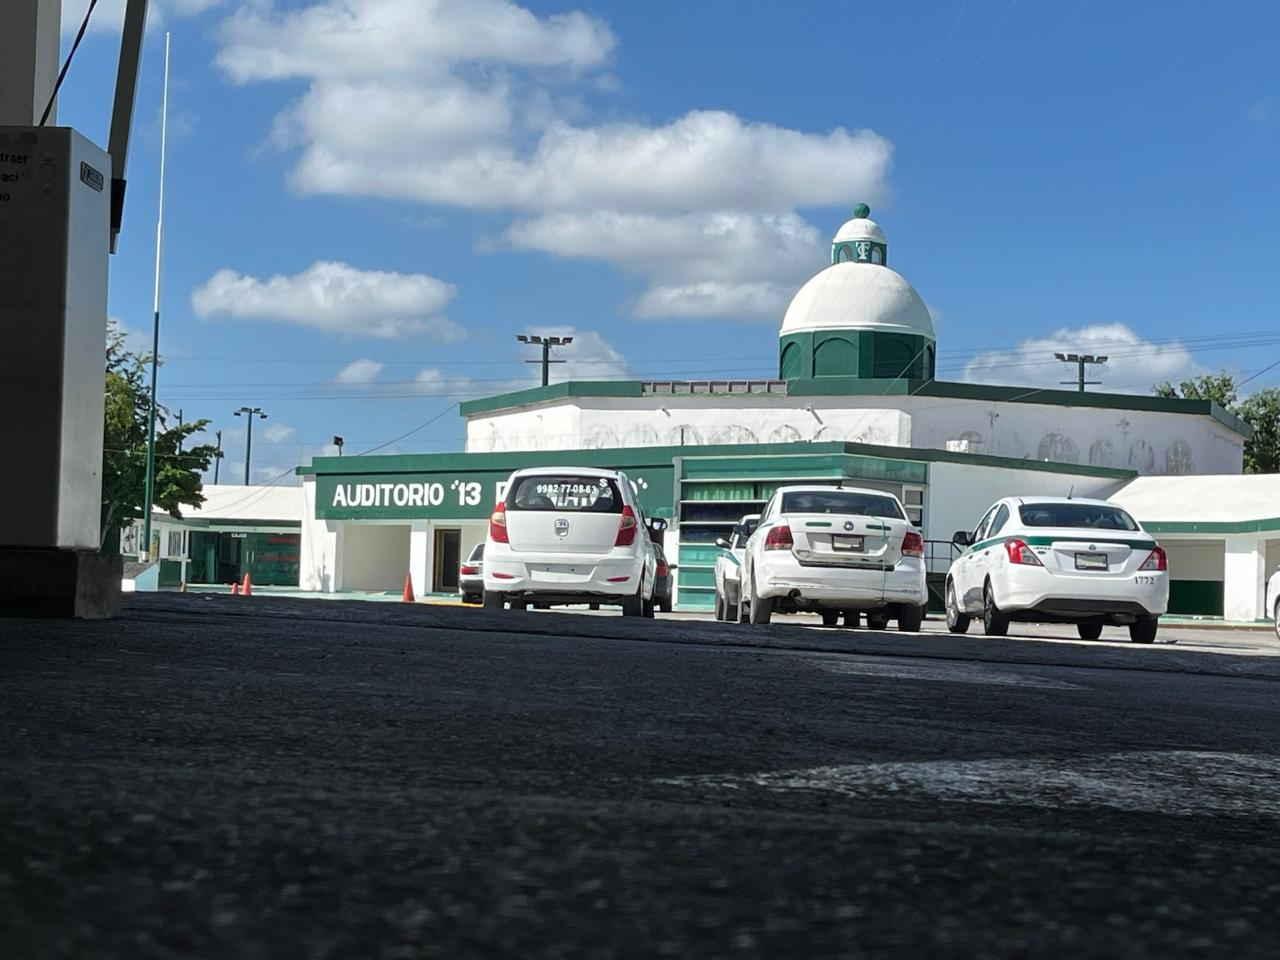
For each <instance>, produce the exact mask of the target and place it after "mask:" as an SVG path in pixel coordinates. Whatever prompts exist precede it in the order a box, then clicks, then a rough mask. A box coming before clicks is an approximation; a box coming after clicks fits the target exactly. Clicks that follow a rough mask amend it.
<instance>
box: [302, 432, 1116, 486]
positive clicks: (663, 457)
mask: <svg viewBox="0 0 1280 960" xmlns="http://www.w3.org/2000/svg"><path fill="white" fill-rule="evenodd" d="M815 454H837V455H846V456H861V457H873V458H876V459H881V460H900V461H915V462H923V463H958V464H967V465H971V466H992V467H1002V468H1005V469H1012V470H1034V471H1038V472H1042V473H1066V474H1072V475H1075V476H1086V477H1101V478H1105V479H1116V480H1132V479H1134V478H1135V477H1137V475H1138V474H1137V472H1136V471H1133V470H1123V469H1119V468H1116V467H1095V466H1090V465H1087V464H1079V463H1058V462H1054V461H1049V460H1019V459H1014V458H1012V457H996V456H989V455H987V454H973V453H956V452H952V451H950V450H934V449H922V448H917V447H888V446H880V445H876V444H869V443H845V442H842V441H823V442H818V443H805V442H793V443H745V444H704V445H699V446H663V447H613V448H607V449H594V450H578V449H568V450H515V451H504V452H500V453H419V454H390V455H377V456H355V457H316V458H314V459H313V460H312V461H311V464H310V465H309V466H301V467H298V470H297V472H298V474H299V475H301V476H317V475H320V474H328V475H334V474H338V475H343V476H352V475H358V474H394V473H429V472H437V471H446V470H453V471H461V470H507V471H515V470H518V469H520V468H522V467H528V466H559V465H565V466H583V467H588V466H600V467H602V468H606V469H617V470H624V471H625V470H627V469H629V468H631V467H635V466H650V465H654V464H659V463H661V464H667V463H670V462H671V461H672V460H674V459H675V458H677V457H681V458H684V459H686V460H693V459H713V458H726V457H765V456H787V455H794V456H812V455H815ZM550 458H555V459H556V460H558V461H560V462H559V463H556V462H554V461H553V462H551V463H546V462H545V461H547V460H548V459H550ZM569 458H572V462H567V461H568V460H569ZM540 460H541V461H543V462H542V463H539V461H540Z"/></svg>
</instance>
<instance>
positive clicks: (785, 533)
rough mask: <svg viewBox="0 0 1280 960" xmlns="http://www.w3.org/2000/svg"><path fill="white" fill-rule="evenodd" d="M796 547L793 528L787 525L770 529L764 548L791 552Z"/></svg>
mask: <svg viewBox="0 0 1280 960" xmlns="http://www.w3.org/2000/svg"><path fill="white" fill-rule="evenodd" d="M795 545H796V542H795V540H794V539H793V538H792V536H791V528H790V527H789V526H787V525H786V524H785V523H780V524H778V525H777V526H776V527H770V528H769V532H768V533H766V534H765V536H764V548H765V549H766V550H790V549H791V548H792V547H794V546H795Z"/></svg>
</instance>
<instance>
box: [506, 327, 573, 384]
mask: <svg viewBox="0 0 1280 960" xmlns="http://www.w3.org/2000/svg"><path fill="white" fill-rule="evenodd" d="M516 339H517V340H519V341H520V342H521V343H532V344H534V345H536V346H539V347H541V348H542V359H541V360H526V361H525V363H540V364H542V385H543V386H544V387H545V386H546V385H547V384H549V383H550V382H551V364H553V363H564V362H565V361H563V360H552V359H551V348H552V347H567V346H568V345H569V344H571V343H573V337H539V336H535V335H532V334H530V335H526V334H523V333H521V334H517V335H516Z"/></svg>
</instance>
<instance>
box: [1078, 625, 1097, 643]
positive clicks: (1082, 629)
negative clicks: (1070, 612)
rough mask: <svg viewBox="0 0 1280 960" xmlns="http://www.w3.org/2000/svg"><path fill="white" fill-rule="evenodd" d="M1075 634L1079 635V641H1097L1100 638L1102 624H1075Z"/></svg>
mask: <svg viewBox="0 0 1280 960" xmlns="http://www.w3.org/2000/svg"><path fill="white" fill-rule="evenodd" d="M1076 633H1078V634H1080V639H1081V640H1097V639H1098V638H1099V637H1100V636H1102V624H1100V623H1077V624H1076Z"/></svg>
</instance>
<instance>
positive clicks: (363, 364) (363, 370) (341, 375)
mask: <svg viewBox="0 0 1280 960" xmlns="http://www.w3.org/2000/svg"><path fill="white" fill-rule="evenodd" d="M385 366H386V365H385V364H381V363H378V361H376V360H353V361H352V362H351V363H348V364H347V365H346V366H345V367H343V368H342V369H341V370H339V371H338V375H337V376H336V377H334V378H333V382H334V383H342V384H356V383H373V381H375V380H377V379H378V375H379V374H380V373H382V371H383V368H384V367H385Z"/></svg>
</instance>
